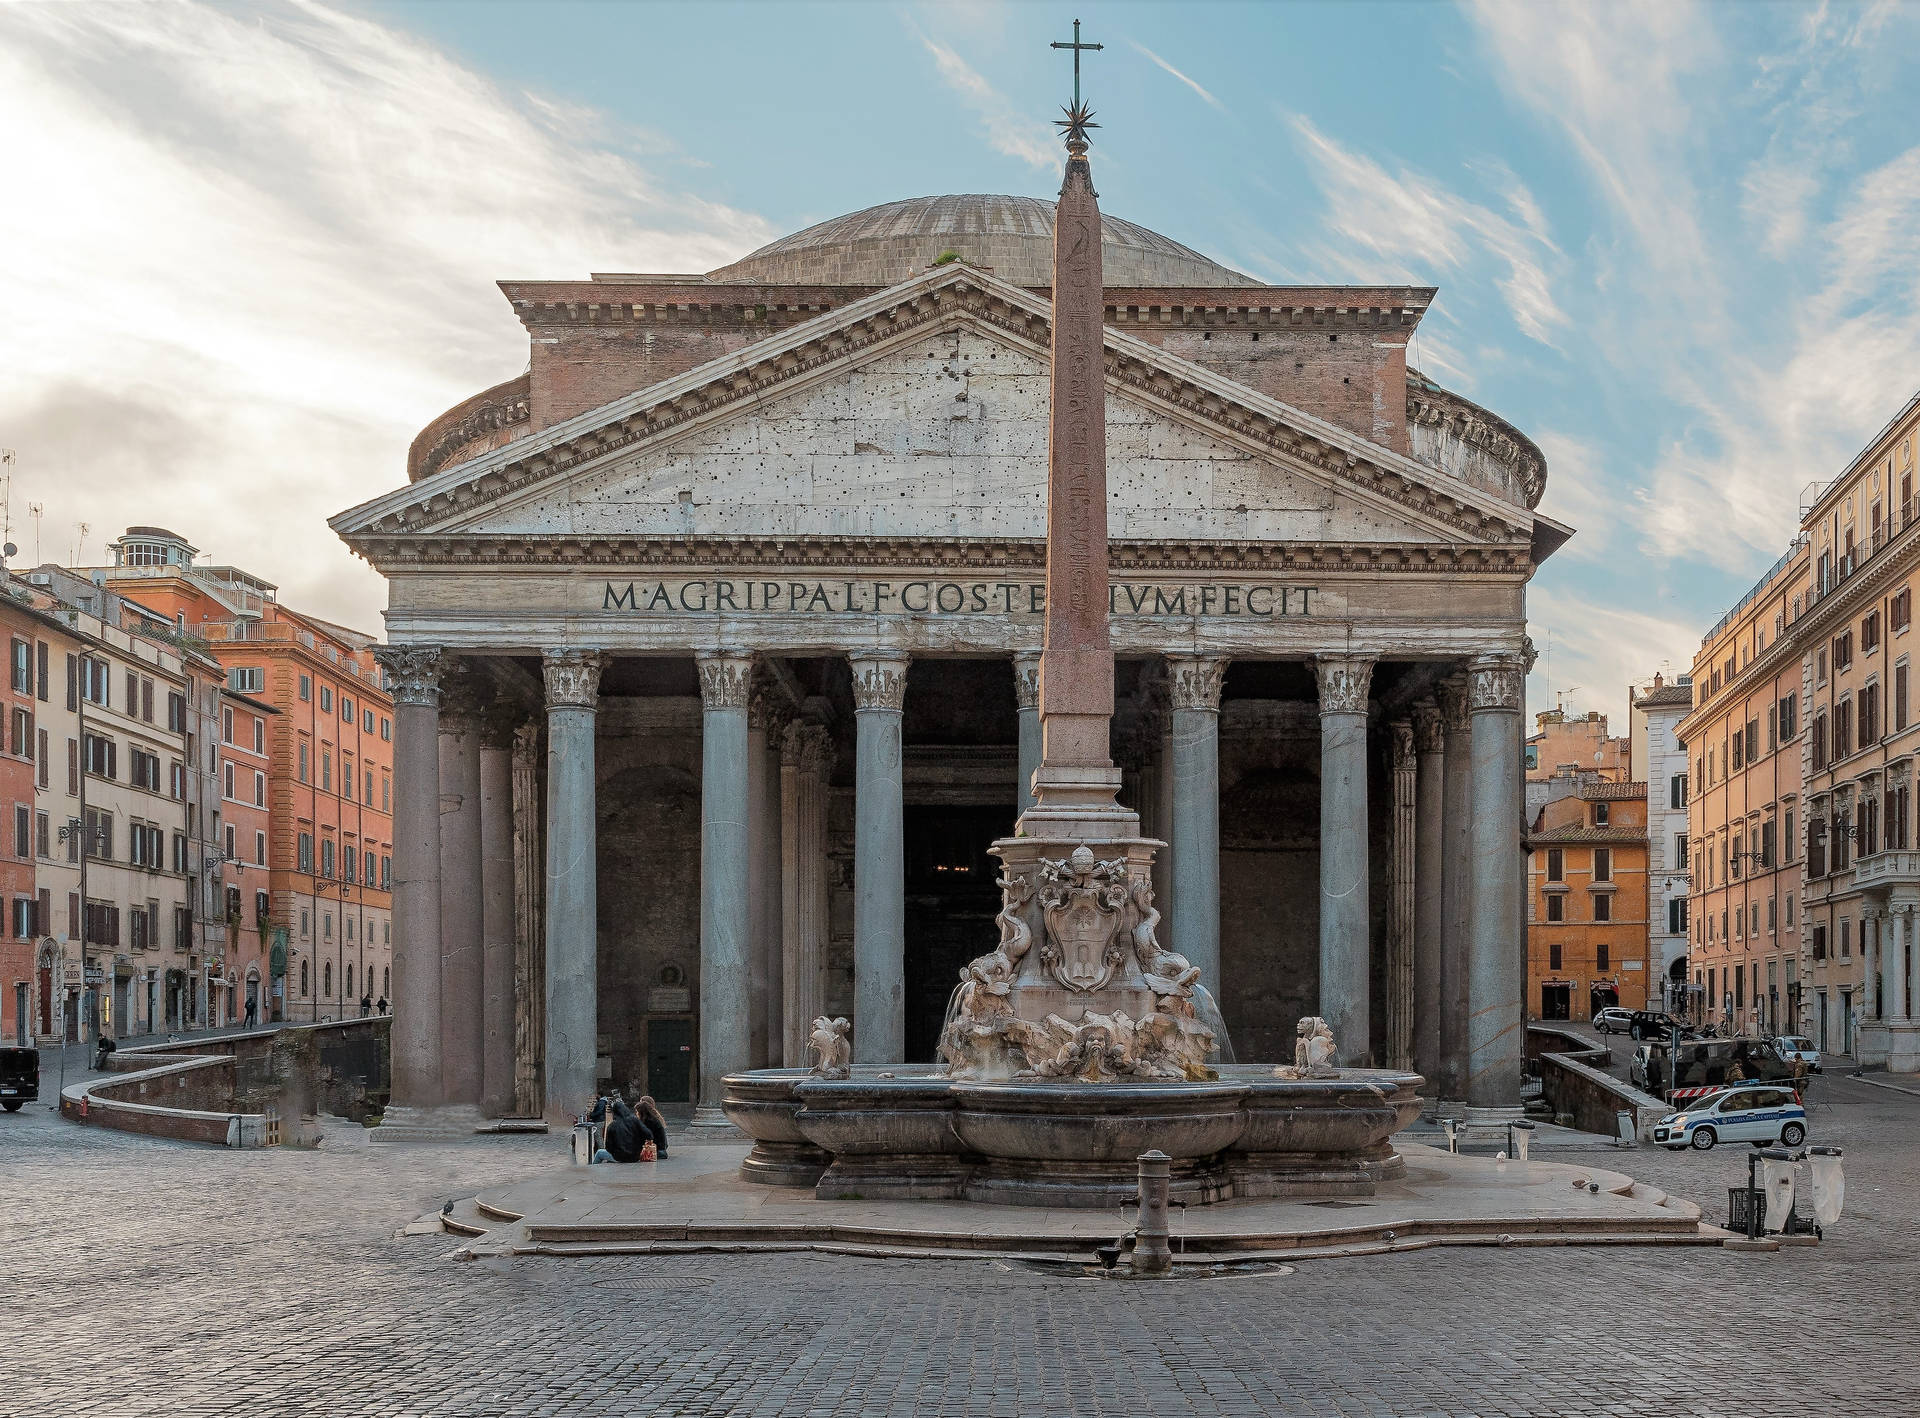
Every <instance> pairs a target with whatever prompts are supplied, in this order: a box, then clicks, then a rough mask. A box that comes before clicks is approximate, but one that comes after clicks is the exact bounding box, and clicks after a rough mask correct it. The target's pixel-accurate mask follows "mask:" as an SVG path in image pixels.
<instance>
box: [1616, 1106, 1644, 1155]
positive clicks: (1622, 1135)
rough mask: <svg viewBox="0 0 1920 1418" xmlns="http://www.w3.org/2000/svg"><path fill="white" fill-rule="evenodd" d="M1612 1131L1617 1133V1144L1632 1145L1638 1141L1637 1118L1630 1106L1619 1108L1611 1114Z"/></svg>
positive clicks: (1638, 1127) (1622, 1145) (1638, 1126)
mask: <svg viewBox="0 0 1920 1418" xmlns="http://www.w3.org/2000/svg"><path fill="white" fill-rule="evenodd" d="M1613 1126H1614V1131H1615V1133H1616V1134H1617V1137H1618V1142H1617V1144H1616V1145H1617V1146H1620V1147H1633V1146H1636V1145H1638V1143H1639V1141H1640V1125H1639V1119H1638V1118H1637V1117H1636V1116H1635V1115H1634V1111H1633V1109H1631V1108H1621V1109H1619V1110H1618V1111H1617V1112H1615V1113H1614V1115H1613Z"/></svg>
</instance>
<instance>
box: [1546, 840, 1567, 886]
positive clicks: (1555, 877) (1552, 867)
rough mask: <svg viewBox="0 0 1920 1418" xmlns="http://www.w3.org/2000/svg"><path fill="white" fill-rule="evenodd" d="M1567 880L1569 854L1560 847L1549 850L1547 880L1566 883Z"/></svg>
mask: <svg viewBox="0 0 1920 1418" xmlns="http://www.w3.org/2000/svg"><path fill="white" fill-rule="evenodd" d="M1566 879H1567V854H1566V852H1565V850H1564V849H1562V848H1560V847H1549V848H1547V880H1548V881H1565V880H1566Z"/></svg>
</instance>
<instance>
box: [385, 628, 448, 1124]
mask: <svg viewBox="0 0 1920 1418" xmlns="http://www.w3.org/2000/svg"><path fill="white" fill-rule="evenodd" d="M374 658H375V659H377V660H378V661H379V662H380V667H381V669H383V670H385V671H386V675H387V683H388V688H389V689H390V690H391V692H392V694H393V779H394V782H393V786H394V804H393V1034H392V1047H393V1103H394V1106H393V1107H392V1108H389V1109H388V1110H387V1117H388V1119H390V1120H392V1121H393V1122H395V1124H396V1125H398V1123H399V1121H400V1120H399V1119H398V1118H396V1117H395V1113H396V1111H397V1110H405V1111H407V1112H412V1111H413V1110H416V1109H420V1108H433V1107H438V1106H439V1103H440V651H439V650H437V649H434V648H432V647H428V646H400V645H392V646H386V647H384V648H381V649H378V650H375V651H374Z"/></svg>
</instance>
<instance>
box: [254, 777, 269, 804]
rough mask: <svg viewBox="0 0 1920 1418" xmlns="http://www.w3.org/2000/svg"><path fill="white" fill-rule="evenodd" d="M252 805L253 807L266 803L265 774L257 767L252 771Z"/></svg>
mask: <svg viewBox="0 0 1920 1418" xmlns="http://www.w3.org/2000/svg"><path fill="white" fill-rule="evenodd" d="M253 805H254V806H255V807H265V806H266V805H267V775H266V774H264V773H262V772H261V771H260V770H259V769H257V768H256V769H255V770H254V773H253Z"/></svg>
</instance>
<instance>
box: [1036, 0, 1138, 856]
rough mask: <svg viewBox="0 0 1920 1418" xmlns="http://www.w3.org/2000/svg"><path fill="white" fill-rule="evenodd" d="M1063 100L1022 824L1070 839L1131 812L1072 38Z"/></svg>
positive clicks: (1101, 377) (1101, 367)
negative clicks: (1041, 562)
mask: <svg viewBox="0 0 1920 1418" xmlns="http://www.w3.org/2000/svg"><path fill="white" fill-rule="evenodd" d="M1053 47H1054V48H1055V49H1070V50H1072V51H1073V69H1074V102H1073V107H1071V108H1069V109H1068V110H1067V117H1066V120H1065V121H1064V122H1061V123H1060V127H1062V128H1063V129H1065V130H1066V143H1067V154H1068V156H1067V170H1066V176H1065V180H1064V181H1063V182H1062V183H1061V185H1060V200H1059V203H1058V205H1057V207H1056V208H1055V213H1054V229H1053V370H1052V388H1051V394H1052V414H1051V421H1050V424H1049V427H1048V433H1047V618H1046V629H1045V639H1044V640H1043V641H1042V647H1041V652H1040V743H1041V752H1040V767H1039V770H1038V771H1037V772H1036V773H1035V774H1034V785H1033V786H1034V795H1035V797H1036V799H1037V802H1036V803H1035V805H1034V807H1033V808H1032V809H1030V810H1029V811H1028V813H1027V814H1026V816H1025V817H1023V818H1022V820H1021V821H1022V825H1021V831H1022V832H1023V833H1024V834H1025V835H1027V836H1051V837H1056V838H1057V837H1061V836H1065V837H1069V838H1077V839H1079V840H1093V839H1114V838H1123V837H1132V836H1134V835H1135V833H1136V832H1137V831H1138V826H1139V819H1138V818H1137V817H1135V816H1134V815H1133V814H1131V813H1129V812H1126V811H1125V810H1124V809H1122V808H1121V807H1120V806H1119V805H1118V803H1117V801H1116V795H1117V793H1118V791H1119V787H1120V771H1119V770H1118V769H1117V768H1115V767H1114V766H1113V760H1112V757H1111V756H1110V754H1109V751H1108V742H1107V741H1108V734H1109V732H1110V729H1111V726H1112V722H1113V641H1112V638H1111V636H1110V635H1109V633H1108V629H1107V419H1106V404H1107V376H1106V327H1105V319H1104V313H1105V306H1106V291H1105V287H1104V285H1103V283H1102V277H1101V270H1100V207H1099V203H1098V200H1097V196H1096V194H1095V192H1094V190H1093V170H1092V168H1091V167H1090V166H1089V165H1088V162H1087V134H1086V130H1087V129H1088V128H1090V127H1092V126H1094V125H1093V124H1091V123H1090V122H1089V121H1088V120H1089V119H1090V118H1091V117H1092V115H1091V113H1090V112H1089V111H1088V109H1087V107H1086V105H1085V104H1084V103H1083V102H1082V101H1081V99H1080V54H1081V51H1082V50H1088V49H1098V48H1100V46H1099V45H1097V44H1083V43H1081V41H1080V23H1079V21H1078V20H1076V21H1074V26H1073V41H1072V42H1071V43H1066V42H1056V43H1055V44H1054V46H1053Z"/></svg>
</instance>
